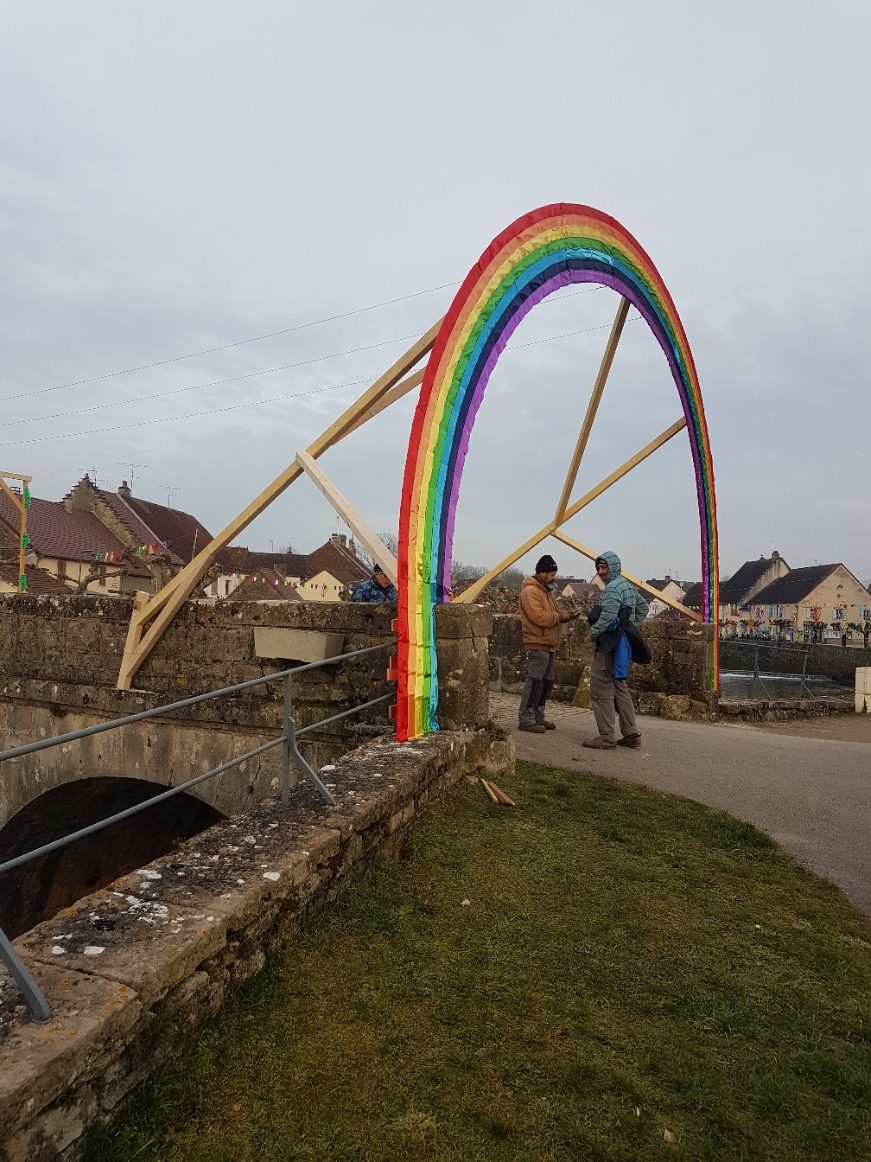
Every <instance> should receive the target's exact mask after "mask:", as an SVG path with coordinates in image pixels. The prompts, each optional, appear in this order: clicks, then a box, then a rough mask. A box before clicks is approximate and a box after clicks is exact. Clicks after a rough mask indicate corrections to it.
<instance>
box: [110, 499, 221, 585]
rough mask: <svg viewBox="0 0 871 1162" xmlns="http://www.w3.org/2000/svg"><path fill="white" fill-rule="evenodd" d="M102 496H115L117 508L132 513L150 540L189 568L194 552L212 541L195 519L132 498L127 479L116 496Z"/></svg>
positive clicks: (170, 509) (188, 514)
mask: <svg viewBox="0 0 871 1162" xmlns="http://www.w3.org/2000/svg"><path fill="white" fill-rule="evenodd" d="M101 495H102V496H108V497H116V498H117V501H119V502H120V504H119V505H118V507H119V508H121V506H123V509H124V511H125V512H127V513H131V514H132V515H133V517H134V518H135V519H136V521H138V522H139V525H141V526H142V527H143V528H145V529H147V530H148V533H149V536H150V538H151V540H152V541H158V542H160V543H161V544H163V545H165V546H166V548H168V549H169V550H170V551H171V552H172V553H173V555H174V556H175V557H176V558H177V559H178V560H179V562H180V563H181V564H182V565H188V564H189V563H190V562H191V561H192V560H193V559H194V557H195V556H196V555H197V553H198V552H199V551H200V550H201V549H204V548H205V547H206V545H207V544H208V543H209V542H210V541H211V540H213V537H212V534H211V533H210V532H209V531H208V529H207V528H205V526H204V525H202V524H200V522H199V521H198V520H197V518H196V517H194V516H191V515H190V513H188V512H182V511H181V510H180V509H177V508H169V507H168V506H167V505H165V504H156V503H155V502H154V501H153V500H140V499H139V497H138V496H134V495H133V492H132V490H131V489H130V487H129V485H128V484H127V481H126V480H122V481H121V487H120V488H119V489H118V492H117V494H116V493H101Z"/></svg>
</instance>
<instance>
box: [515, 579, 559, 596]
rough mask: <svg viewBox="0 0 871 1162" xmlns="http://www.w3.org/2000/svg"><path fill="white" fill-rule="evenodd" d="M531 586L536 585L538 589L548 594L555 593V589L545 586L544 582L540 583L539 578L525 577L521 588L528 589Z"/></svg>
mask: <svg viewBox="0 0 871 1162" xmlns="http://www.w3.org/2000/svg"><path fill="white" fill-rule="evenodd" d="M530 585H535V586H536V588H538V589H543V590H544V591H545V592H546V593H553V589H551V588H550V586H548V585H545V583H544V582H543V581H539V580H538V578H537V577H524V578H523V582H522V584H521V586H520V588H521V589H528V588H529V586H530Z"/></svg>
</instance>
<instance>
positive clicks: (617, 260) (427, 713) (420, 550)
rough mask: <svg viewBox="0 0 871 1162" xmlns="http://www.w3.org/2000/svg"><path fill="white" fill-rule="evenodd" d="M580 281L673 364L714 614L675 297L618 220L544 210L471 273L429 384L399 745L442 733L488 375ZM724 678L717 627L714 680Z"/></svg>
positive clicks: (693, 414) (404, 566)
mask: <svg viewBox="0 0 871 1162" xmlns="http://www.w3.org/2000/svg"><path fill="white" fill-rule="evenodd" d="M575 282H595V283H599V284H601V285H603V286H608V287H611V288H612V289H613V290H616V291H617V292H618V293H619V294H621V295H623V296H624V297H625V298H627V299H628V300H629V301H630V302H631V303H632V304H633V305H634V306H635V307H636V308H637V310H638V311H639V312H640V313H641V314H642V315H643V316H644V318H645V319H646V320H647V323H648V325H649V326H650V329H651V330H652V331H653V333H654V335H655V336H656V339H657V340H658V342H659V344H660V346H661V347H662V349H663V351H664V353H665V356H666V359H667V360H668V363H669V366H670V367H671V372H672V376H673V378H674V381H675V384H676V386H677V389H678V394H679V396H680V400H681V404H682V407H683V412H684V416H685V417H686V421H687V434H688V436H689V440H690V448H691V450H692V456H693V464H694V467H695V474H696V491H697V499H698V508H699V521H700V527H701V550H702V615H703V617H704V619H705V620H706V621H711V620H713V621H716V616H717V609H718V606H719V577H718V569H717V516H716V498H715V495H714V468H713V463H712V459H711V446H710V441H709V439H708V431H707V425H706V423H705V413H704V408H703V405H702V395H701V391H700V388H699V381H698V376H697V374H696V369H695V364H694V362H693V357H692V352H691V351H690V346H689V343H688V342H687V337H686V334H685V332H684V329H683V324H682V323H681V321H680V317H679V316H678V313H677V310H676V308H675V305H674V303H673V301H672V298H671V295H670V294H669V293H668V290H667V289H666V286H665V283H664V282H663V281H662V278H661V277H660V275H659V272H658V271H657V269H656V267H655V266H654V265H653V262H652V261H651V259H650V257H649V256H648V254H647V253H646V252H645V251H644V250H643V249H642V247H641V246H640V245H639V244H638V242H637V241H636V240H635V239H634V238H633V237H632V235H631V234H630V233H629V232H628V231H627V230H625V229H624V228H623V227H622V226H621V225H620V223H619V222H617V221H616V220H615V219H614V218H611V217H609V216H608V215H607V214H603V213H602V212H601V211H599V210H594V209H591V208H590V207H589V206H578V205H572V204H567V203H557V204H554V205H550V206H542V207H541V208H540V209H538V210H533V211H531V212H530V213H528V214H524V215H523V216H522V217H521V218H518V219H517V221H516V222H513V223H512V224H511V225H510V226H509V227H508V228H507V229H506V230H503V231H502V233H501V234H499V235H498V236H497V237H496V238H495V239H494V240H493V241H492V242H491V243H490V245H489V246H488V247H487V249H486V250H485V251H484V253H483V254H482V255H481V257H480V259H479V260H478V262H477V263H475V265H474V266H473V267H472V269H471V270H470V271H469V273H468V275H467V276H466V278H465V280H464V281H463V284H462V286H461V287H460V289H459V290H458V291H457V294H456V296H455V298H454V301H453V303H452V304H451V307H450V310H449V311H448V313H447V315H446V316H445V318H444V321H443V323H442V326H441V329H440V331H439V333H438V337H437V338H436V341H435V344H434V346H433V349H432V353H431V354H430V358H429V362H428V364H427V368H426V374H425V377H424V380H423V384H422V386H421V392H420V399H419V401H418V405H417V410H416V411H415V415H414V421H413V423H412V428H411V436H410V439H409V445H408V454H407V457H406V463H405V476H404V480H403V487H402V500H401V507H400V516H399V616H398V678H399V688H398V692H397V714H396V735H397V738H398V739H400V740H401V741H403V740H406V739H410V738H416V737H418V736H419V735H421V734H426V733H427V732H428V731H430V730H435V729H437V726H436V722H435V711H436V706H437V703H438V676H437V674H438V670H437V663H436V653H435V618H434V606H435V604H436V603H437V602H444V601H448V600H449V599H450V573H451V548H452V543H453V531H454V518H455V513H456V505H457V499H458V496H459V491H460V481H461V479H462V472H463V464H464V462H465V458H466V452H467V451H468V446H469V438H470V436H471V432H472V428H473V426H474V422H475V415H476V413H477V410H478V407H479V405H480V403H481V399H482V398H483V394H484V390H485V388H486V386H487V382H488V380H489V378H490V374H491V372H492V370H493V368H494V366H495V365H496V361H497V360H498V358H499V355H500V353H501V351H502V350H503V348H504V347H505V344H506V343H507V342H508V340H509V338H510V337H511V334H512V333H513V331H514V330H515V328H516V327H517V326H518V324H519V323H520V321H521V320H522V319H523V318H524V316H525V315H526V314H527V313H528V312H529V311H530V310H531V309H532V307H533V306H535V304H536V303H538V302H540V301H541V300H542V299H543V298H545V297H546V296H547V295H548V294H550V293H552V292H553V291H555V290H557V289H558V288H559V287H562V286H567V285H568V284H570V283H575ZM717 674H718V667H717V645H716V634H715V635H714V651H713V673H712V684H713V685H714V686H716V683H717Z"/></svg>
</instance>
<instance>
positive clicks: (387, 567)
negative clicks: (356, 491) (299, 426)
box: [296, 452, 399, 585]
mask: <svg viewBox="0 0 871 1162" xmlns="http://www.w3.org/2000/svg"><path fill="white" fill-rule="evenodd" d="M296 459H297V463H298V464H300V465H301V467H302V468H303V469H304V471H305V473H306V475H307V476H308V478H309V479H310V480H311V481H312V483H313V484H314V485H315V487H316V488H317V489H318V490H319V491H320V492H321V493H322V494H323V495H324V496H325V497H326V498H327V500H328V501H329V502H330V504H331V505H332V506H333V508H334V509H335V510H336V512H337V513H338V514H339V516H340V517H341V518H342V520H343V521H344V522H345V524H346V525H347V526H348V528H349V529H351V531H352V532H353V534H354V536H355V537H356V538H357V540H358V541H359V542H360V543H361V544H362V545H363V547H364V548H365V549H366V552H367V553H368V554H369V556H370V557H371V558H372V560H373V561H374V562H376V564H379V565H380V566H381V568H382V569H383V570H384V572H385V573H386V574H387V576H388V577H389V578H390V581H391V583H392V584H393V585H395V584H396V581H397V578H398V576H399V570H398V567H397V564H396V558H395V557H394V556H393V554H392V553H391V552H390V550H389V549H388V548H387V546H386V545H385V544H384V542H383V541H382V540H380V539H379V538H378V537H377V536H376V534H375V533H374V532H373V531H372V529H370V528H369V526H368V525H367V524H366V522H365V521H364V520H363V518H362V516H360V514H359V512H357V510H356V508H354V506H353V505H352V504H351V502H350V501H349V500H347V499H346V498H345V497H344V496H343V495H342V493H341V492H339V490H338V488H336V486H335V484H333V482H332V481H331V480H330V478H329V477H328V476H327V474H326V472H324V471H323V470H322V469H321V468H319V467H318V465H317V464H316V463H315V462H314V460H313V459H312V458H311V456H309V454H308V453H307V452H297V454H296Z"/></svg>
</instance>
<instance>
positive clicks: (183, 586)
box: [118, 319, 442, 690]
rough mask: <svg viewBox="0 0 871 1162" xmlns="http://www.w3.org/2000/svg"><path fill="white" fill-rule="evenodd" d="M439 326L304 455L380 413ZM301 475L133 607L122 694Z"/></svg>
mask: <svg viewBox="0 0 871 1162" xmlns="http://www.w3.org/2000/svg"><path fill="white" fill-rule="evenodd" d="M441 323H442V320H441V319H439V320H438V322H436V323H434V324H433V326H432V327H430V329H429V330H428V331H427V332H426V334H424V335H422V336H421V337H420V339H418V340H417V342H415V343H413V344H412V346H411V347H409V349H408V350H407V351H406V352H405V353H404V354H403V355H401V356H400V357H399V359H397V360H396V362H395V363H394V364H393V365H392V366H391V367H389V368H388V370H387V371H385V372H384V374H383V375H381V376H379V378H378V379H376V380H375V382H374V383H373V384H372V386H371V387H370V388H368V389H367V390H366V391H365V392H364V393H363V395H361V396H360V398H359V399H357V400H355V401H354V403H352V404H351V405H350V407H348V408H346V409H345V411H344V412H342V414H341V415H340V416H339V418H338V419H337V420H335V421H334V422H333V423H332V424H331V425H330V426H329V427H328V428H327V429H326V431H324V432H322V433H321V435H320V436H318V438H317V439H316V440H315V441H314V442H313V443H311V444H310V445H309V446H308V448H307V449H306V451H307V453H308V455H309V456H311V458H312V459H313V460H316V459H317V458H318V457H319V456H320V455H322V454H323V453H324V452H325V451H326V450H327V448H331V447H332V446H333V445H334V444H337V443H338V442H339V441H340V440H341V439H343V438H344V437H345V436H346V435H348V433H349V432H351V431H353V430H354V428H355V427H358V426H359V424H360V423H362V422H363V420H364V418H365V419H369V418H371V416H372V415H375V414H377V411H378V410H379V409H377V407H376V405H377V404H378V403H379V402H380V401H381V400H382V399H383V397H384V396H385V395H386V394H387V393H388V392H389V391H390V390H391V389H392V388H394V387H396V386H398V385H399V381H400V380H401V379H402V377H403V376H404V375H405V374H406V372H408V371H409V370H410V369H411V368H412V367H414V365H415V364H416V363H418V362H419V361H420V359H422V358H423V356H425V355H428V354H429V352H430V351H431V349H432V345H433V343H434V342H435V340H436V336H437V335H438V331H439V327H440V326H441ZM411 378H412V379H413V378H414V377H411ZM411 386H414V384H409V387H407V388H406V390H410V387H411ZM302 471H303V469H302V467H301V466H300V464H299V463H298V462H297V461H296V460H293V461H292V462H291V463H290V464H289V465H288V466H287V468H285V469H284V471H283V472H282V473H280V474H279V475H278V476H276V478H275V479H274V480H273V481H272V483H271V484H269V485H267V487H266V488H264V490H263V491H262V492H261V493H260V495H259V496H257V497H256V498H255V499H254V500H253V501H252V502H251V503H250V504H249V505H248V507H247V508H245V509H243V510H242V512H241V513H239V515H238V516H237V517H236V518H235V520H232V521H231V522H230V524H228V525H227V527H226V528H225V529H224V530H223V532H221V533H219V534H218V536H216V537H214V538H213V539H212V540H211V541H210V542H209V543H208V545H206V546H205V547H204V548H203V549H201V550H200V552H199V553H197V555H196V556H195V557H194V559H193V560H192V561H191V562H190V563H189V564H188V565H186V566H185V567H184V569H182V570H181V572H180V573H178V574H177V575H176V576H175V577H174V578H173V579H172V580H171V581H170V582H169V583H168V584H167V585H165V586H164V588H163V589H161V591H160V592H159V593H157V594H155V596H154V597H152V598H151V599H150V600H149V601H147V602H146V603H142V604H141V605H140V607H139V608H137V607H136V606H135V605H134V609H133V614H132V616H131V618H130V627H129V629H128V631H127V641H126V643H125V646H124V656H123V658H122V660H121V669H120V672H119V674H118V689H119V690H129V689H130V685H131V682H132V679H133V675H134V674H135V673H136V671H137V670H138V669H139V667H140V666H141V665H142V663H143V662H144V661H145V659H146V658H147V657H148V655H149V654H150V653H151V651H152V650H153V649H154V647H155V646H156V645H157V643H158V641H159V640H160V638H161V637H162V635H163V631H164V630H165V629H166V627H167V626H168V625H169V623H170V622H171V621H172V619H173V618H174V617H175V615H176V614H177V613H178V611H179V609H180V608H181V607H182V605H183V604H184V603H185V601H187V599H188V597H190V595H191V593H192V592H193V590H194V588H195V586H196V584H197V582H198V581H199V579H200V577H202V575H203V573H205V571H206V569H208V567H209V565H211V563H212V562H213V561H214V560H215V558H216V557H217V555H218V553H220V551H221V549H223V548H224V547H225V546H226V545H228V544H229V543H230V542H231V541H232V540H234V539H235V538H236V537H237V536H238V535H239V533H241V532H242V530H243V529H245V528H246V527H247V526H248V525H249V524H250V523H251V521H253V520H254V519H255V517H257V516H259V515H260V513H261V512H263V510H264V509H265V508H267V507H268V505H270V504H271V503H272V501H273V500H275V498H276V497H277V496H280V495H281V493H282V492H284V490H285V489H286V488H287V487H288V486H289V485H290V484H292V483H293V481H294V480H296V479H297V477H298V476H300V475H301V474H302ZM149 622H150V623H151V624H150V625H149V624H148V623H149ZM146 627H147V628H146Z"/></svg>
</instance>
